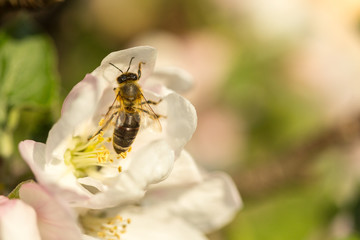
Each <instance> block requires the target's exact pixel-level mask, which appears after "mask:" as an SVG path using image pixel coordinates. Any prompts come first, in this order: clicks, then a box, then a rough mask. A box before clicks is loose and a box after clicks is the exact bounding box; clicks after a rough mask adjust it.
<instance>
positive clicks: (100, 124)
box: [99, 118, 105, 127]
mask: <svg viewBox="0 0 360 240" xmlns="http://www.w3.org/2000/svg"><path fill="white" fill-rule="evenodd" d="M104 122H105V119H104V118H102V119H101V120H100V121H99V126H100V127H102V126H103V125H104Z"/></svg>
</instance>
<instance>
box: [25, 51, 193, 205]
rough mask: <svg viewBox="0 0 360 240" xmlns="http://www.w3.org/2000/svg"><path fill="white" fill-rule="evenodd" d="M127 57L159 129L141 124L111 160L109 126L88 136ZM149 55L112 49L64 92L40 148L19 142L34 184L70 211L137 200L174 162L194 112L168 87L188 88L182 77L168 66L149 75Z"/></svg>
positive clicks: (110, 99) (153, 54) (104, 109)
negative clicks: (124, 152) (59, 109)
mask: <svg viewBox="0 0 360 240" xmlns="http://www.w3.org/2000/svg"><path fill="white" fill-rule="evenodd" d="M132 57H134V59H133V62H132V64H131V66H130V69H129V72H134V73H137V71H138V64H139V63H140V62H144V63H145V64H143V66H142V73H141V79H140V81H139V83H140V85H141V86H142V87H143V91H144V95H145V96H146V98H147V99H149V100H154V101H157V100H160V99H162V101H161V103H160V104H158V105H157V106H154V110H155V111H156V113H157V114H160V115H162V116H165V117H163V118H161V119H160V121H161V126H162V131H154V130H153V129H152V127H151V125H150V126H148V125H144V127H143V128H142V129H140V132H139V134H138V136H137V137H136V139H135V142H134V143H133V145H132V151H131V152H129V153H128V154H127V156H126V158H124V159H123V158H121V157H119V156H118V155H117V154H116V153H115V151H114V150H113V148H112V146H111V142H108V141H107V140H109V138H110V137H111V131H112V130H111V129H109V130H108V131H107V132H106V133H105V134H104V136H101V135H100V136H98V137H95V138H92V139H90V140H89V138H90V137H91V136H92V135H93V134H94V133H95V132H96V131H97V130H98V129H99V122H100V121H101V118H102V117H103V115H104V114H105V113H106V112H107V110H108V108H109V106H110V105H111V104H112V102H113V101H114V99H115V93H114V88H116V87H117V83H116V78H117V77H118V76H119V75H120V74H121V73H120V71H119V70H118V69H116V68H115V67H114V66H112V65H110V63H112V64H114V65H115V66H116V67H118V68H119V69H123V70H124V72H125V71H126V69H127V68H128V66H129V61H130V59H131V58H132ZM155 59H156V50H155V49H154V48H152V47H135V48H130V49H127V50H123V51H118V52H113V53H111V54H109V55H108V56H107V57H105V59H104V60H103V61H102V63H101V65H100V66H99V67H98V68H96V69H95V70H94V71H93V72H92V73H91V74H87V75H86V76H85V78H84V80H82V81H81V82H80V83H78V84H77V85H76V86H75V87H74V88H73V89H72V90H71V92H70V93H69V95H68V96H67V98H66V99H65V101H64V104H63V106H62V112H61V117H60V119H59V120H58V121H57V122H56V123H55V125H54V126H53V127H52V129H51V130H50V132H49V136H48V139H47V141H46V144H43V143H38V142H34V141H31V140H27V141H24V142H21V143H20V145H19V149H20V152H21V154H22V156H23V158H24V159H25V161H26V162H27V163H28V164H29V166H30V167H31V169H32V171H33V172H34V174H35V176H36V179H37V180H38V181H39V182H40V183H41V184H43V185H44V186H46V187H47V188H48V189H49V190H50V191H52V192H54V193H55V194H58V195H61V197H62V198H64V199H66V200H67V202H69V203H70V204H72V206H77V207H89V208H94V209H101V208H107V207H113V206H116V205H119V204H124V203H127V202H134V201H137V200H139V199H141V198H142V197H143V196H144V194H145V192H146V190H147V189H148V188H149V186H150V185H151V184H154V183H158V182H160V181H162V180H164V179H165V178H166V177H167V176H168V175H169V173H170V172H171V170H172V168H173V164H174V161H175V159H176V158H177V157H178V156H179V154H180V152H181V151H182V149H183V147H184V145H185V144H186V143H187V141H188V140H189V139H190V138H191V136H192V134H193V132H194V130H195V128H196V113H195V109H194V107H193V106H192V105H191V103H190V102H189V101H187V100H186V99H185V98H183V97H182V96H180V95H179V94H177V93H175V92H174V91H173V90H171V89H170V88H169V87H172V86H175V88H176V87H179V88H181V89H183V88H187V85H189V84H190V83H189V82H190V81H189V76H188V74H186V73H184V72H183V71H181V70H179V69H174V68H169V69H163V70H160V71H159V73H157V72H156V71H155V72H154V73H153V69H154V65H155Z"/></svg>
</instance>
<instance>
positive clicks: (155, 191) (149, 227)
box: [80, 151, 242, 240]
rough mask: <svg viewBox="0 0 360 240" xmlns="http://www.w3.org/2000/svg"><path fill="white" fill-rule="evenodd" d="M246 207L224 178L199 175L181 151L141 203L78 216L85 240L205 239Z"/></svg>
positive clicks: (192, 162) (206, 174)
mask: <svg viewBox="0 0 360 240" xmlns="http://www.w3.org/2000/svg"><path fill="white" fill-rule="evenodd" d="M241 206H242V202H241V199H240V197H239V193H238V191H237V189H236V187H235V185H234V183H233V182H232V180H231V179H230V178H229V177H228V176H227V175H226V174H224V173H206V172H204V171H201V170H200V169H199V168H198V167H197V165H196V164H195V162H194V160H193V159H192V157H191V156H190V155H189V154H188V153H187V152H185V151H183V152H182V153H181V155H180V157H179V158H178V159H177V161H176V162H175V165H174V169H173V171H172V172H171V174H170V175H169V177H168V178H167V179H166V180H164V181H163V182H161V183H158V184H156V185H153V186H152V187H150V189H149V190H148V191H147V193H146V195H145V196H144V198H143V199H141V201H138V202H133V203H131V204H127V205H121V206H118V207H117V208H112V209H106V210H97V211H89V212H87V213H86V214H83V215H82V216H80V222H81V224H82V226H83V228H84V231H85V235H84V237H83V239H127V240H140V239H157V240H162V239H164V240H167V239H173V240H177V239H179V240H182V239H192V240H197V239H199V240H202V239H207V238H206V237H205V234H206V233H209V232H212V231H214V230H217V229H219V228H221V227H223V226H224V225H225V224H227V223H229V222H230V221H231V220H232V218H233V217H234V216H235V214H236V212H237V211H238V210H239V209H240V208H241Z"/></svg>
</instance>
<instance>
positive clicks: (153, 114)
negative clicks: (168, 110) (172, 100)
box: [136, 108, 166, 119]
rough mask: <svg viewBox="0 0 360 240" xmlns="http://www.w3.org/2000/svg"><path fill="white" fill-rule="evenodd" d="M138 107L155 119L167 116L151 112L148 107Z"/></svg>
mask: <svg viewBox="0 0 360 240" xmlns="http://www.w3.org/2000/svg"><path fill="white" fill-rule="evenodd" d="M136 109H137V110H139V111H142V112H144V113H146V114H148V115H150V116H151V117H152V118H154V119H159V118H166V116H163V115H160V114H156V113H152V112H149V111H148V110H146V109H142V108H136Z"/></svg>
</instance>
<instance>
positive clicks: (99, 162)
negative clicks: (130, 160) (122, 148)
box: [64, 132, 118, 177]
mask: <svg viewBox="0 0 360 240" xmlns="http://www.w3.org/2000/svg"><path fill="white" fill-rule="evenodd" d="M107 140H108V138H104V137H103V132H100V133H99V134H98V135H96V137H94V138H90V139H89V140H86V141H84V140H83V139H81V138H79V137H75V138H73V141H74V144H73V145H75V147H74V148H71V149H67V150H66V152H65V154H64V159H65V163H66V164H67V165H69V166H71V168H72V170H73V172H74V175H75V176H76V177H86V176H89V175H91V174H94V173H96V172H97V171H99V169H102V168H104V167H111V168H115V169H117V168H118V160H117V161H116V162H115V161H114V159H117V154H116V153H111V152H110V151H109V149H108V147H107V146H108V145H109V144H108V143H107ZM99 167H100V168H99Z"/></svg>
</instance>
